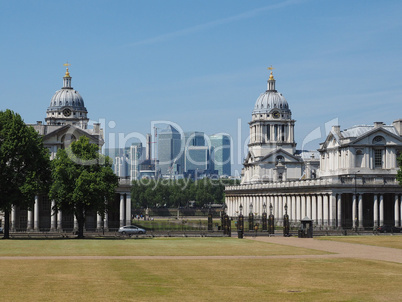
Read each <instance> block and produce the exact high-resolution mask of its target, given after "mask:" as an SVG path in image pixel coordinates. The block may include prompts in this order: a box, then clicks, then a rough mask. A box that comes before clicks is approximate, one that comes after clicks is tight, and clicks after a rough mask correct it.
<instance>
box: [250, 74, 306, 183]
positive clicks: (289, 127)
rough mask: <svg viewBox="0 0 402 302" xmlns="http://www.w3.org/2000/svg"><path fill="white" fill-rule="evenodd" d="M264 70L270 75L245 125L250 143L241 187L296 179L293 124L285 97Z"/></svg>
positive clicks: (298, 160)
mask: <svg viewBox="0 0 402 302" xmlns="http://www.w3.org/2000/svg"><path fill="white" fill-rule="evenodd" d="M268 69H269V70H270V71H271V73H270V76H269V79H268V85H267V90H266V91H265V92H264V93H262V94H261V95H260V96H259V97H258V99H257V101H256V103H255V106H254V110H253V112H252V119H251V122H249V125H250V143H249V144H248V150H249V152H248V155H247V158H246V159H245V162H244V169H243V174H244V176H243V183H247V182H266V181H280V180H286V179H293V178H298V177H300V171H301V163H302V160H301V158H300V157H298V156H296V143H295V140H294V125H295V120H293V119H292V112H291V110H290V109H289V105H288V102H287V101H286V99H285V97H284V96H283V95H282V93H280V92H278V91H277V90H276V88H275V78H274V76H273V74H272V69H273V68H272V67H269V68H268ZM290 167H291V168H290ZM289 168H290V169H289ZM294 169H296V170H297V171H296V170H294Z"/></svg>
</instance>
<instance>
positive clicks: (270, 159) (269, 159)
mask: <svg viewBox="0 0 402 302" xmlns="http://www.w3.org/2000/svg"><path fill="white" fill-rule="evenodd" d="M278 156H282V157H283V160H282V162H285V163H288V162H301V161H302V159H301V158H299V157H297V156H294V155H293V154H290V153H289V152H287V151H285V150H283V149H282V148H279V149H276V150H274V151H272V152H270V153H268V154H267V155H266V156H264V157H263V158H262V159H261V160H260V161H259V163H274V162H276V161H277V157H278Z"/></svg>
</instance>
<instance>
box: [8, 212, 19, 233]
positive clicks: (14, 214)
mask: <svg viewBox="0 0 402 302" xmlns="http://www.w3.org/2000/svg"><path fill="white" fill-rule="evenodd" d="M16 223H17V207H16V206H14V205H13V206H11V226H10V230H11V231H12V232H15V231H16V230H17V225H16Z"/></svg>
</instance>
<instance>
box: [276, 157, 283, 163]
mask: <svg viewBox="0 0 402 302" xmlns="http://www.w3.org/2000/svg"><path fill="white" fill-rule="evenodd" d="M283 161H284V157H283V156H282V155H278V156H277V157H276V164H278V163H279V162H283Z"/></svg>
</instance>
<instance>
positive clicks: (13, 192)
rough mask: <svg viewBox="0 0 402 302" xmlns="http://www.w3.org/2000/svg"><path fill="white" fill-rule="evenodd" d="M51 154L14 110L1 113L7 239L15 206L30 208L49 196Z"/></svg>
mask: <svg viewBox="0 0 402 302" xmlns="http://www.w3.org/2000/svg"><path fill="white" fill-rule="evenodd" d="M49 181H50V159H49V152H48V150H47V149H46V148H44V147H43V142H42V138H41V137H40V135H39V134H38V133H37V132H36V131H35V130H34V129H33V128H32V127H31V126H27V125H26V124H25V123H24V121H23V120H22V118H21V116H20V115H19V114H17V113H14V112H13V111H11V110H6V111H0V209H1V210H2V211H4V213H5V217H4V218H5V228H4V238H9V214H10V211H11V207H12V206H13V205H16V206H20V207H28V208H31V207H32V204H33V201H34V196H35V194H38V193H40V192H47V189H48V185H49Z"/></svg>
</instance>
